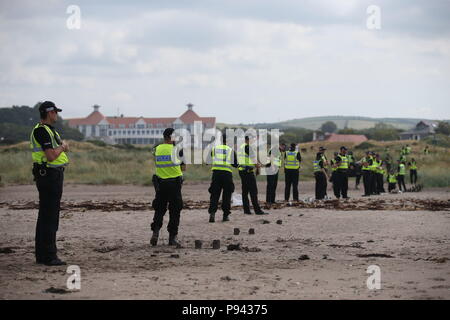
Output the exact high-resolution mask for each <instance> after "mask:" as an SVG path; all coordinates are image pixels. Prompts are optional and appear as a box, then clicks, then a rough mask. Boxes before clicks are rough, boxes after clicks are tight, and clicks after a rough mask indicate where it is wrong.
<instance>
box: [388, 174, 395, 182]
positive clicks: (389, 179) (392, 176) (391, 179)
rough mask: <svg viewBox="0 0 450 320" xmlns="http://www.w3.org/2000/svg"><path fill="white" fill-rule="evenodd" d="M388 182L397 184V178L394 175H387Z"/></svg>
mask: <svg viewBox="0 0 450 320" xmlns="http://www.w3.org/2000/svg"><path fill="white" fill-rule="evenodd" d="M388 182H389V183H397V176H396V175H395V174H389V175H388Z"/></svg>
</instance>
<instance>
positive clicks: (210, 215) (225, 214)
mask: <svg viewBox="0 0 450 320" xmlns="http://www.w3.org/2000/svg"><path fill="white" fill-rule="evenodd" d="M229 215H230V214H229V213H224V214H223V218H222V221H223V222H226V221H230V218H228V216H229ZM209 222H211V223H213V222H216V215H215V214H214V213H210V214H209Z"/></svg>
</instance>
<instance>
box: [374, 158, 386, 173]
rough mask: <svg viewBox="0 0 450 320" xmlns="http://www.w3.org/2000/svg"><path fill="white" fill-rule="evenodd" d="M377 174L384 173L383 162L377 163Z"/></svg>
mask: <svg viewBox="0 0 450 320" xmlns="http://www.w3.org/2000/svg"><path fill="white" fill-rule="evenodd" d="M375 172H376V173H381V174H383V173H384V169H383V160H380V161H377V167H376V169H375Z"/></svg>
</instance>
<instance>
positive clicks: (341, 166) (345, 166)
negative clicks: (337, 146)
mask: <svg viewBox="0 0 450 320" xmlns="http://www.w3.org/2000/svg"><path fill="white" fill-rule="evenodd" d="M339 157H340V158H341V162H340V164H339V166H338V169H343V170H345V169H348V158H347V157H346V156H343V155H339Z"/></svg>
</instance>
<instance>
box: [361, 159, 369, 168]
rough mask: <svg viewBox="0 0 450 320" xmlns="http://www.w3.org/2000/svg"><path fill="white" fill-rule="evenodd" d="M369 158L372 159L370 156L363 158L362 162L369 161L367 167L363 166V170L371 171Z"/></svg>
mask: <svg viewBox="0 0 450 320" xmlns="http://www.w3.org/2000/svg"><path fill="white" fill-rule="evenodd" d="M369 160H370V157H369V158H367V157H364V158H362V159H361V162H363V163H364V162H367V167H365V166H362V170H366V171H370V164H369Z"/></svg>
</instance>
